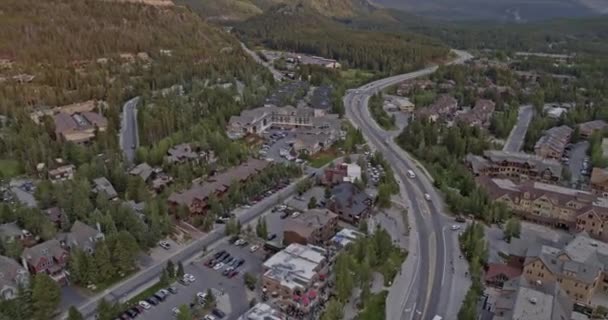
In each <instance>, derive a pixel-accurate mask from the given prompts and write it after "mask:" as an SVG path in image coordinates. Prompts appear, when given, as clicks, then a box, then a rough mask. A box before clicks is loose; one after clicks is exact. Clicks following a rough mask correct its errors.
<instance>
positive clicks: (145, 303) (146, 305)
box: [138, 300, 152, 310]
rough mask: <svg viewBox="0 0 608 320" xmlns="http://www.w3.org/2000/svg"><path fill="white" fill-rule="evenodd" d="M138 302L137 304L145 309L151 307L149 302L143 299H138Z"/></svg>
mask: <svg viewBox="0 0 608 320" xmlns="http://www.w3.org/2000/svg"><path fill="white" fill-rule="evenodd" d="M138 304H139V305H140V306H141V307H142V308H144V309H146V310H148V309H150V308H152V306H151V305H150V304H149V303H147V302H146V301H143V300H142V301H140V302H139V303H138Z"/></svg>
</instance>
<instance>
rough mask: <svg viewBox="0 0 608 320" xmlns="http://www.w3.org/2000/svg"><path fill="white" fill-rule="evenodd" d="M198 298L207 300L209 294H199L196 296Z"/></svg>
mask: <svg viewBox="0 0 608 320" xmlns="http://www.w3.org/2000/svg"><path fill="white" fill-rule="evenodd" d="M196 297H197V298H199V299H200V300H205V298H207V294H206V293H205V292H198V293H197V294H196Z"/></svg>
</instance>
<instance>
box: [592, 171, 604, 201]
mask: <svg viewBox="0 0 608 320" xmlns="http://www.w3.org/2000/svg"><path fill="white" fill-rule="evenodd" d="M589 186H590V188H591V191H592V192H593V193H594V194H596V195H598V196H600V197H605V198H608V170H606V169H602V168H593V170H591V179H590V181H589Z"/></svg>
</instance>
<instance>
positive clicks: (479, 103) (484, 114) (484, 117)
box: [456, 99, 496, 128]
mask: <svg viewBox="0 0 608 320" xmlns="http://www.w3.org/2000/svg"><path fill="white" fill-rule="evenodd" d="M495 108H496V103H494V101H492V100H487V99H477V100H476V101H475V105H474V106H473V108H471V110H469V111H468V112H464V113H461V114H459V115H458V116H457V117H456V120H457V121H459V122H462V123H466V124H468V125H470V126H473V127H479V128H487V127H489V126H490V119H491V118H492V114H493V113H494V110H495Z"/></svg>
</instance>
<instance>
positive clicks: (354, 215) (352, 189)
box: [327, 182, 373, 224]
mask: <svg viewBox="0 0 608 320" xmlns="http://www.w3.org/2000/svg"><path fill="white" fill-rule="evenodd" d="M372 202H373V200H372V198H371V197H370V196H369V195H367V194H366V193H365V192H364V191H362V190H359V188H357V186H355V185H354V184H353V183H351V182H343V183H340V184H338V185H336V186H334V187H332V188H331V197H330V199H329V201H328V203H327V208H328V209H329V210H331V211H333V212H334V213H336V214H337V215H338V217H339V218H340V219H342V220H344V221H347V222H349V223H354V224H358V223H359V221H361V220H363V219H366V218H367V217H368V216H369V214H370V212H371V207H372Z"/></svg>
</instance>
